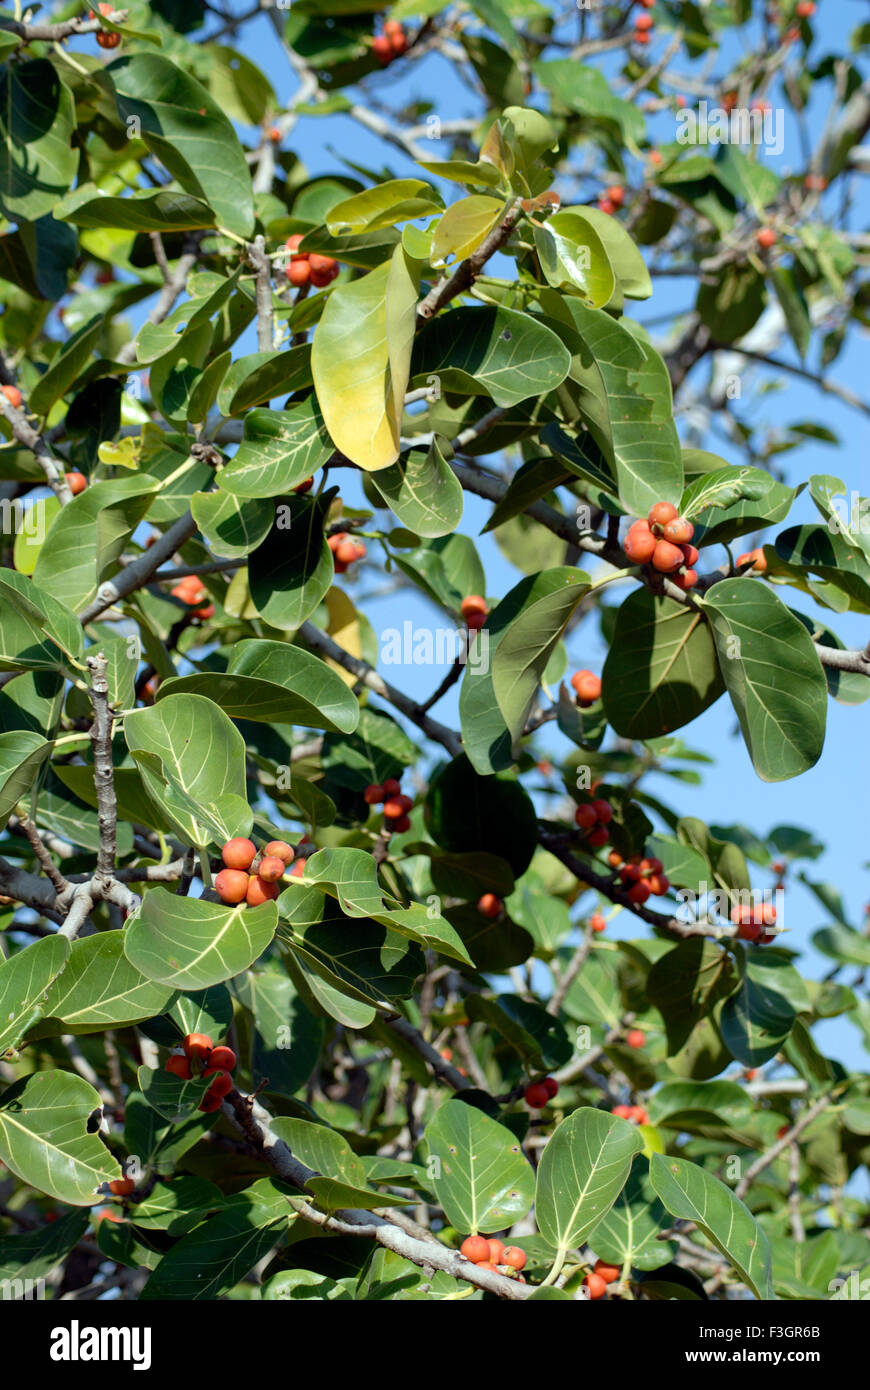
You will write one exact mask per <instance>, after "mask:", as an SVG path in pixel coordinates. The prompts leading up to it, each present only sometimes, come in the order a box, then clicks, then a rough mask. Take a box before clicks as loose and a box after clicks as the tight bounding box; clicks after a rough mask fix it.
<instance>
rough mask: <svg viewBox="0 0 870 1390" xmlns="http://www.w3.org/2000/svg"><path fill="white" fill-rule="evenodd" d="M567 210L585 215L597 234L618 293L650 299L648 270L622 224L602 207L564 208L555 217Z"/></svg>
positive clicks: (629, 297)
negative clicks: (605, 253)
mask: <svg viewBox="0 0 870 1390" xmlns="http://www.w3.org/2000/svg"><path fill="white" fill-rule="evenodd" d="M564 213H572V214H577V215H579V216H581V217H583V218H584V219H585V220H586V221H587V222H588V223H589V224H590V225H591V226H592V227H593V228H594V230H595V231H596V232H597V233H598V236H599V237H600V239H601V241H602V243H603V246H604V249H605V251H606V252H607V258H608V260H609V261H610V264H611V266H612V268H613V272H614V275H615V276H616V293H617V294H618V295H620V296H624V297H625V298H626V299H649V297H650V295H651V294H652V281H651V280H650V278H649V271H648V270H647V268H646V264H645V263H644V259H643V256H642V255H641V254H640V252H639V251H638V249H637V247H636V246H635V244H634V242H633V241H632V239H631V237H630V236H629V234H628V232H627V231H626V229H625V227H623V225H622V223H621V222H618V221H617V220H616V218H615V217H612V216H611V215H610V214H609V213H607V212H602V211H601V209H600V208H594V207H568V208H562V209H561V211H560V212H558V213H556V214H555V216H556V217H557V218H561V217H562V215H563V214H564ZM553 220H554V219H553V218H552V217H551V218H550V221H549V223H548V225H550V226H551V225H552V223H553ZM558 225H559V223H557V226H558Z"/></svg>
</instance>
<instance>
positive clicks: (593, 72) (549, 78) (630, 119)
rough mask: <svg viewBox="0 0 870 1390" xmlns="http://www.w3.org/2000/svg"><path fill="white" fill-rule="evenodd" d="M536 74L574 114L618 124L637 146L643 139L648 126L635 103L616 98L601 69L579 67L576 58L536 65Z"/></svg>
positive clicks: (584, 65)
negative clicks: (575, 112) (645, 128)
mask: <svg viewBox="0 0 870 1390" xmlns="http://www.w3.org/2000/svg"><path fill="white" fill-rule="evenodd" d="M532 71H533V73H534V75H535V77H536V78H537V80H538V81H539V82H540V83H541V85H542V86H543V87H544V88H546V90H547V91H548V92H551V93H552V95H553V96H554V97H556V99H557V100H558V101H559V102H561V103H562V104H563V105H564V106H567V107H569V109H570V110H572V111H577V112H578V113H579V114H580V115H581V116H588V117H590V118H591V119H592V120H596V121H597V120H604V121H614V122H615V123H616V124H617V125H618V126H619V128H620V131H621V132H622V135H623V137H624V138H625V139H626V140H628V141H630V142H633V143H635V144H636V143H637V142H638V141H639V140H641V139H642V138H643V133H644V127H645V122H644V118H643V115H642V113H641V112H640V110H639V109H638V107H637V106H635V105H634V103H632V102H630V101H623V99H622V98H621V97H617V96H614V94H613V92H612V91H611V89H610V84H609V83H608V81H607V78H606V77H605V76H604V74H603V73H602V72H599V71H598V69H597V68H593V67H588V66H587V65H586V64H585V63H577V62H575V60H574V59H573V58H558V59H556V60H555V61H554V62H538V63H533V64H532Z"/></svg>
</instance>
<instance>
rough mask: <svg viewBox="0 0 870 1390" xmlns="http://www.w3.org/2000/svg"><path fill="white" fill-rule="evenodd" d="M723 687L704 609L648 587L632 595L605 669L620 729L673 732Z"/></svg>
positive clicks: (630, 733)
mask: <svg viewBox="0 0 870 1390" xmlns="http://www.w3.org/2000/svg"><path fill="white" fill-rule="evenodd" d="M717 587H718V586H717ZM724 688H725V687H724V682H723V679H722V675H721V673H720V669H719V663H718V662H717V660H716V649H715V646H714V642H713V635H712V633H711V630H710V626H709V625H708V623H707V622H706V621H705V620H704V617H703V615H702V614H701V613H699V612H697V611H695V610H694V609H691V608H688V607H687V606H686V605H685V604H681V603H676V602H674V601H673V600H672V599H667V598H657V597H655V596H654V595H653V594H651V593H650V592H649V591H648V590H646V589H637V590H635V592H634V593H632V594H629V596H628V598H627V599H626V600H625V601H624V602H623V604H622V605H621V607H620V609H619V613H618V615H617V619H616V629H615V631H614V634H613V640H612V642H611V645H610V649H609V651H608V654H607V658H606V660H605V662H604V670H603V671H602V673H601V696H602V699H603V701H604V710H605V713H606V715H607V718H608V720H609V722H610V723H611V724H612V726H613V728H614V729H615V730H616V732H617V733H618V734H621V735H622V736H623V737H625V738H658V737H659V736H660V735H661V734H666V733H672V732H673V731H674V729H679V728H681V727H682V725H684V724H688V723H690V722H691V720H693V719H696V718H697V717H698V715H699V714H701V713H703V711H704V710H705V709H707V708H708V706H709V705H712V704H713V703H714V702H715V701H716V700H718V698H719V696H720V695H721V694H722V692H723V690H724Z"/></svg>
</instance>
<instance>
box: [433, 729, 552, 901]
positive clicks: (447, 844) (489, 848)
mask: <svg viewBox="0 0 870 1390" xmlns="http://www.w3.org/2000/svg"><path fill="white" fill-rule="evenodd" d="M425 819H426V828H427V829H428V831H429V833H430V835H431V836H432V838H433V840H435V842H436V844H439V845H441V847H442V848H443V849H446V850H451V851H454V852H460V853H472V852H474V851H475V850H482V851H483V852H484V853H489V854H497V855H499V856H500V857H501V858H502V859H506V860H507V861H508V863H509V864H510V866H511V868H512V869H513V871H514V874H515V875H516V876H517V877H519V876H520V875H521V874H523V873H524V872H525V870H526V869H527V868H528V867H529V864H530V863H531V861H532V856H533V854H534V852H535V847H536V844H537V818H536V816H535V808H534V806H533V805H532V802H531V800H530V799H529V797H528V794H527V793H526V791H525V790H524V788H523V787H522V786H521V785H520V783H519V782H517V781H514V780H513V779H512V778H507V777H481V776H479V775H478V774H477V773H476V772H475V771H474V768H473V767H472V766H471V764H470V762H469V761H468V759H467V758H466V757H464V756H461V757H458V758H454V760H453V761H452V762H451V763H448V765H447V766H446V767H444V768H442V769H441V771H440V772H438V773H436V775H435V776H434V777H433V779H432V781H431V783H430V785H429V791H428V795H427V797H426V804H425Z"/></svg>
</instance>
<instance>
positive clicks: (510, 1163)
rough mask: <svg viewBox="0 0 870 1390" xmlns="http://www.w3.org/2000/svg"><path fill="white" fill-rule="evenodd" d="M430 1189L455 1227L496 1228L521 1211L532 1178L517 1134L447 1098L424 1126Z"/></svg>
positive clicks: (473, 1231) (530, 1190)
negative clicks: (430, 1173) (430, 1182)
mask: <svg viewBox="0 0 870 1390" xmlns="http://www.w3.org/2000/svg"><path fill="white" fill-rule="evenodd" d="M425 1139H426V1145H427V1148H428V1150H429V1164H430V1165H431V1166H430V1171H432V1172H433V1177H432V1188H433V1190H434V1192H435V1195H436V1197H437V1199H438V1202H439V1204H440V1206H441V1207H442V1208H443V1210H444V1215H445V1216H446V1218H447V1220H448V1221H449V1222H450V1224H451V1225H452V1226H455V1227H456V1229H457V1230H459V1231H467V1232H468V1233H469V1234H471V1235H476V1234H477V1233H478V1232H479V1231H483V1232H486V1231H500V1230H502V1229H503V1228H504V1227H505V1226H510V1225H511V1224H512V1223H513V1222H514V1221H518V1220H519V1219H520V1218H521V1217H523V1216H525V1215H526V1213H527V1212H528V1210H529V1208H530V1207H531V1205H532V1199H533V1197H534V1191H535V1178H534V1173H533V1172H532V1169H531V1168H530V1167H529V1164H528V1163H527V1162H526V1159H525V1158H524V1156H523V1151H522V1149H521V1148H520V1145H519V1144H518V1143H517V1139H516V1136H515V1135H514V1134H512V1133H511V1131H510V1130H509V1129H506V1128H505V1127H504V1125H500V1124H498V1122H497V1121H496V1120H492V1119H490V1117H489V1116H488V1115H485V1114H484V1113H483V1111H482V1110H476V1109H475V1108H474V1107H473V1106H471V1105H466V1104H465V1103H464V1101H461V1100H449V1101H448V1102H447V1104H446V1105H442V1106H441V1108H440V1110H438V1111H437V1112H436V1114H435V1115H434V1117H433V1118H432V1119H431V1120H430V1121H429V1123H428V1125H427V1126H426V1131H425Z"/></svg>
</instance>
